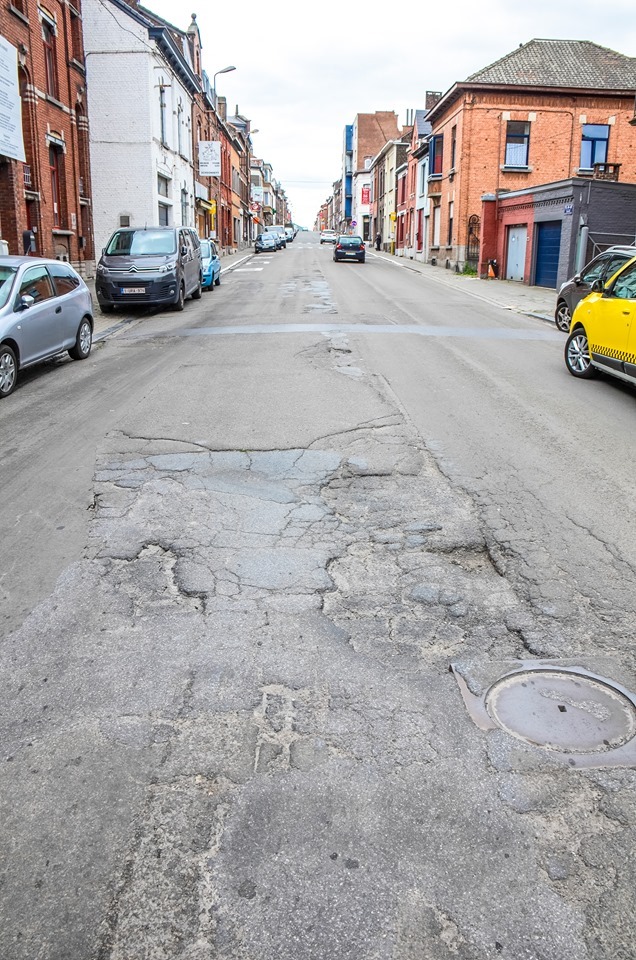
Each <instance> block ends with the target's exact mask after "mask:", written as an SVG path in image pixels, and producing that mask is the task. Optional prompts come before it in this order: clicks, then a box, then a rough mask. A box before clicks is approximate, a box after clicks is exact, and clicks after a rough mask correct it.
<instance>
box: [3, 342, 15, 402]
mask: <svg viewBox="0 0 636 960" xmlns="http://www.w3.org/2000/svg"><path fill="white" fill-rule="evenodd" d="M17 382H18V361H17V360H16V356H15V353H14V352H13V350H12V349H11V347H9V346H7V344H6V343H3V344H2V346H1V347H0V398H1V397H8V396H9V394H10V393H13V391H14V390H15V385H16V383H17Z"/></svg>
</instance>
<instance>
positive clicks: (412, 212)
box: [396, 91, 441, 259]
mask: <svg viewBox="0 0 636 960" xmlns="http://www.w3.org/2000/svg"><path fill="white" fill-rule="evenodd" d="M440 96H441V94H438V93H433V92H431V91H427V93H426V109H425V110H412V111H410V114H409V115H407V124H409V123H410V124H411V125H412V133H411V143H410V145H409V150H408V156H407V170H406V178H405V179H406V183H405V185H404V196H403V198H402V201H401V208H400V206H398V211H397V213H398V233H399V234H400V236H398V244H397V249H396V253H397V254H398V256H405V257H410V258H411V259H423V258H424V250H425V238H426V233H427V225H428V214H429V210H428V191H427V186H428V184H427V176H428V138H429V136H430V133H431V125H430V123H429V122H428V120H427V119H426V116H427V113H428V110H429V109H430V108H431V106H432V105H433V104H434V103H435V102H436V100H437V99H439V97H440ZM424 169H426V173H424V172H423V171H424ZM398 204H400V198H399V197H398ZM400 217H401V219H402V221H403V223H402V224H401V225H400ZM400 226H401V230H400ZM400 240H401V242H400Z"/></svg>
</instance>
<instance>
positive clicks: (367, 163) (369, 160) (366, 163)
mask: <svg viewBox="0 0 636 960" xmlns="http://www.w3.org/2000/svg"><path fill="white" fill-rule="evenodd" d="M372 163H373V157H365V158H364V169H365V170H370V169H371V164H372Z"/></svg>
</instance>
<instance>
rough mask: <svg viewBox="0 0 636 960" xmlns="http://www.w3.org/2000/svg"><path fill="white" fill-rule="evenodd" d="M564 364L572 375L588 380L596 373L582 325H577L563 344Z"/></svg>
mask: <svg viewBox="0 0 636 960" xmlns="http://www.w3.org/2000/svg"><path fill="white" fill-rule="evenodd" d="M565 365H566V367H567V368H568V370H569V371H570V373H571V374H572V376H573V377H578V378H579V379H581V380H589V379H590V377H593V376H594V375H595V373H596V371H595V369H594V367H593V366H592V358H591V357H590V347H589V344H588V342H587V334H586V332H585V330H584V329H583V327H577V328H576V330H573V331H572V333H571V334H570V336H569V337H568V339H567V341H566V344H565Z"/></svg>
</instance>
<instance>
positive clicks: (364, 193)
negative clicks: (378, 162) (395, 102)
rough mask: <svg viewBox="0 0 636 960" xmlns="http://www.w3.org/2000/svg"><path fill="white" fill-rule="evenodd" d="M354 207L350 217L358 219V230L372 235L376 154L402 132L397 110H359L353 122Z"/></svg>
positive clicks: (368, 236) (352, 173) (365, 235)
mask: <svg viewBox="0 0 636 960" xmlns="http://www.w3.org/2000/svg"><path fill="white" fill-rule="evenodd" d="M350 129H351V153H350V156H351V164H350V171H349V175H350V178H351V184H350V197H351V209H350V212H349V221H351V220H355V222H356V228H355V229H356V232H358V233H359V234H360V236H361V237H362V238H363V240H369V239H370V237H371V210H370V202H371V177H370V170H371V164H372V162H373V158H374V157H375V156H376V154H378V153H379V152H380V150H381V149H382V147H383V146H384V144H385V143H387V142H388V141H389V140H396V139H398V137H399V136H400V127H399V125H398V117H397V114H396V113H395V112H394V111H392V110H376V111H375V113H358V114H356V116H355V119H354V121H353V124H352V126H351V128H350Z"/></svg>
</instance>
